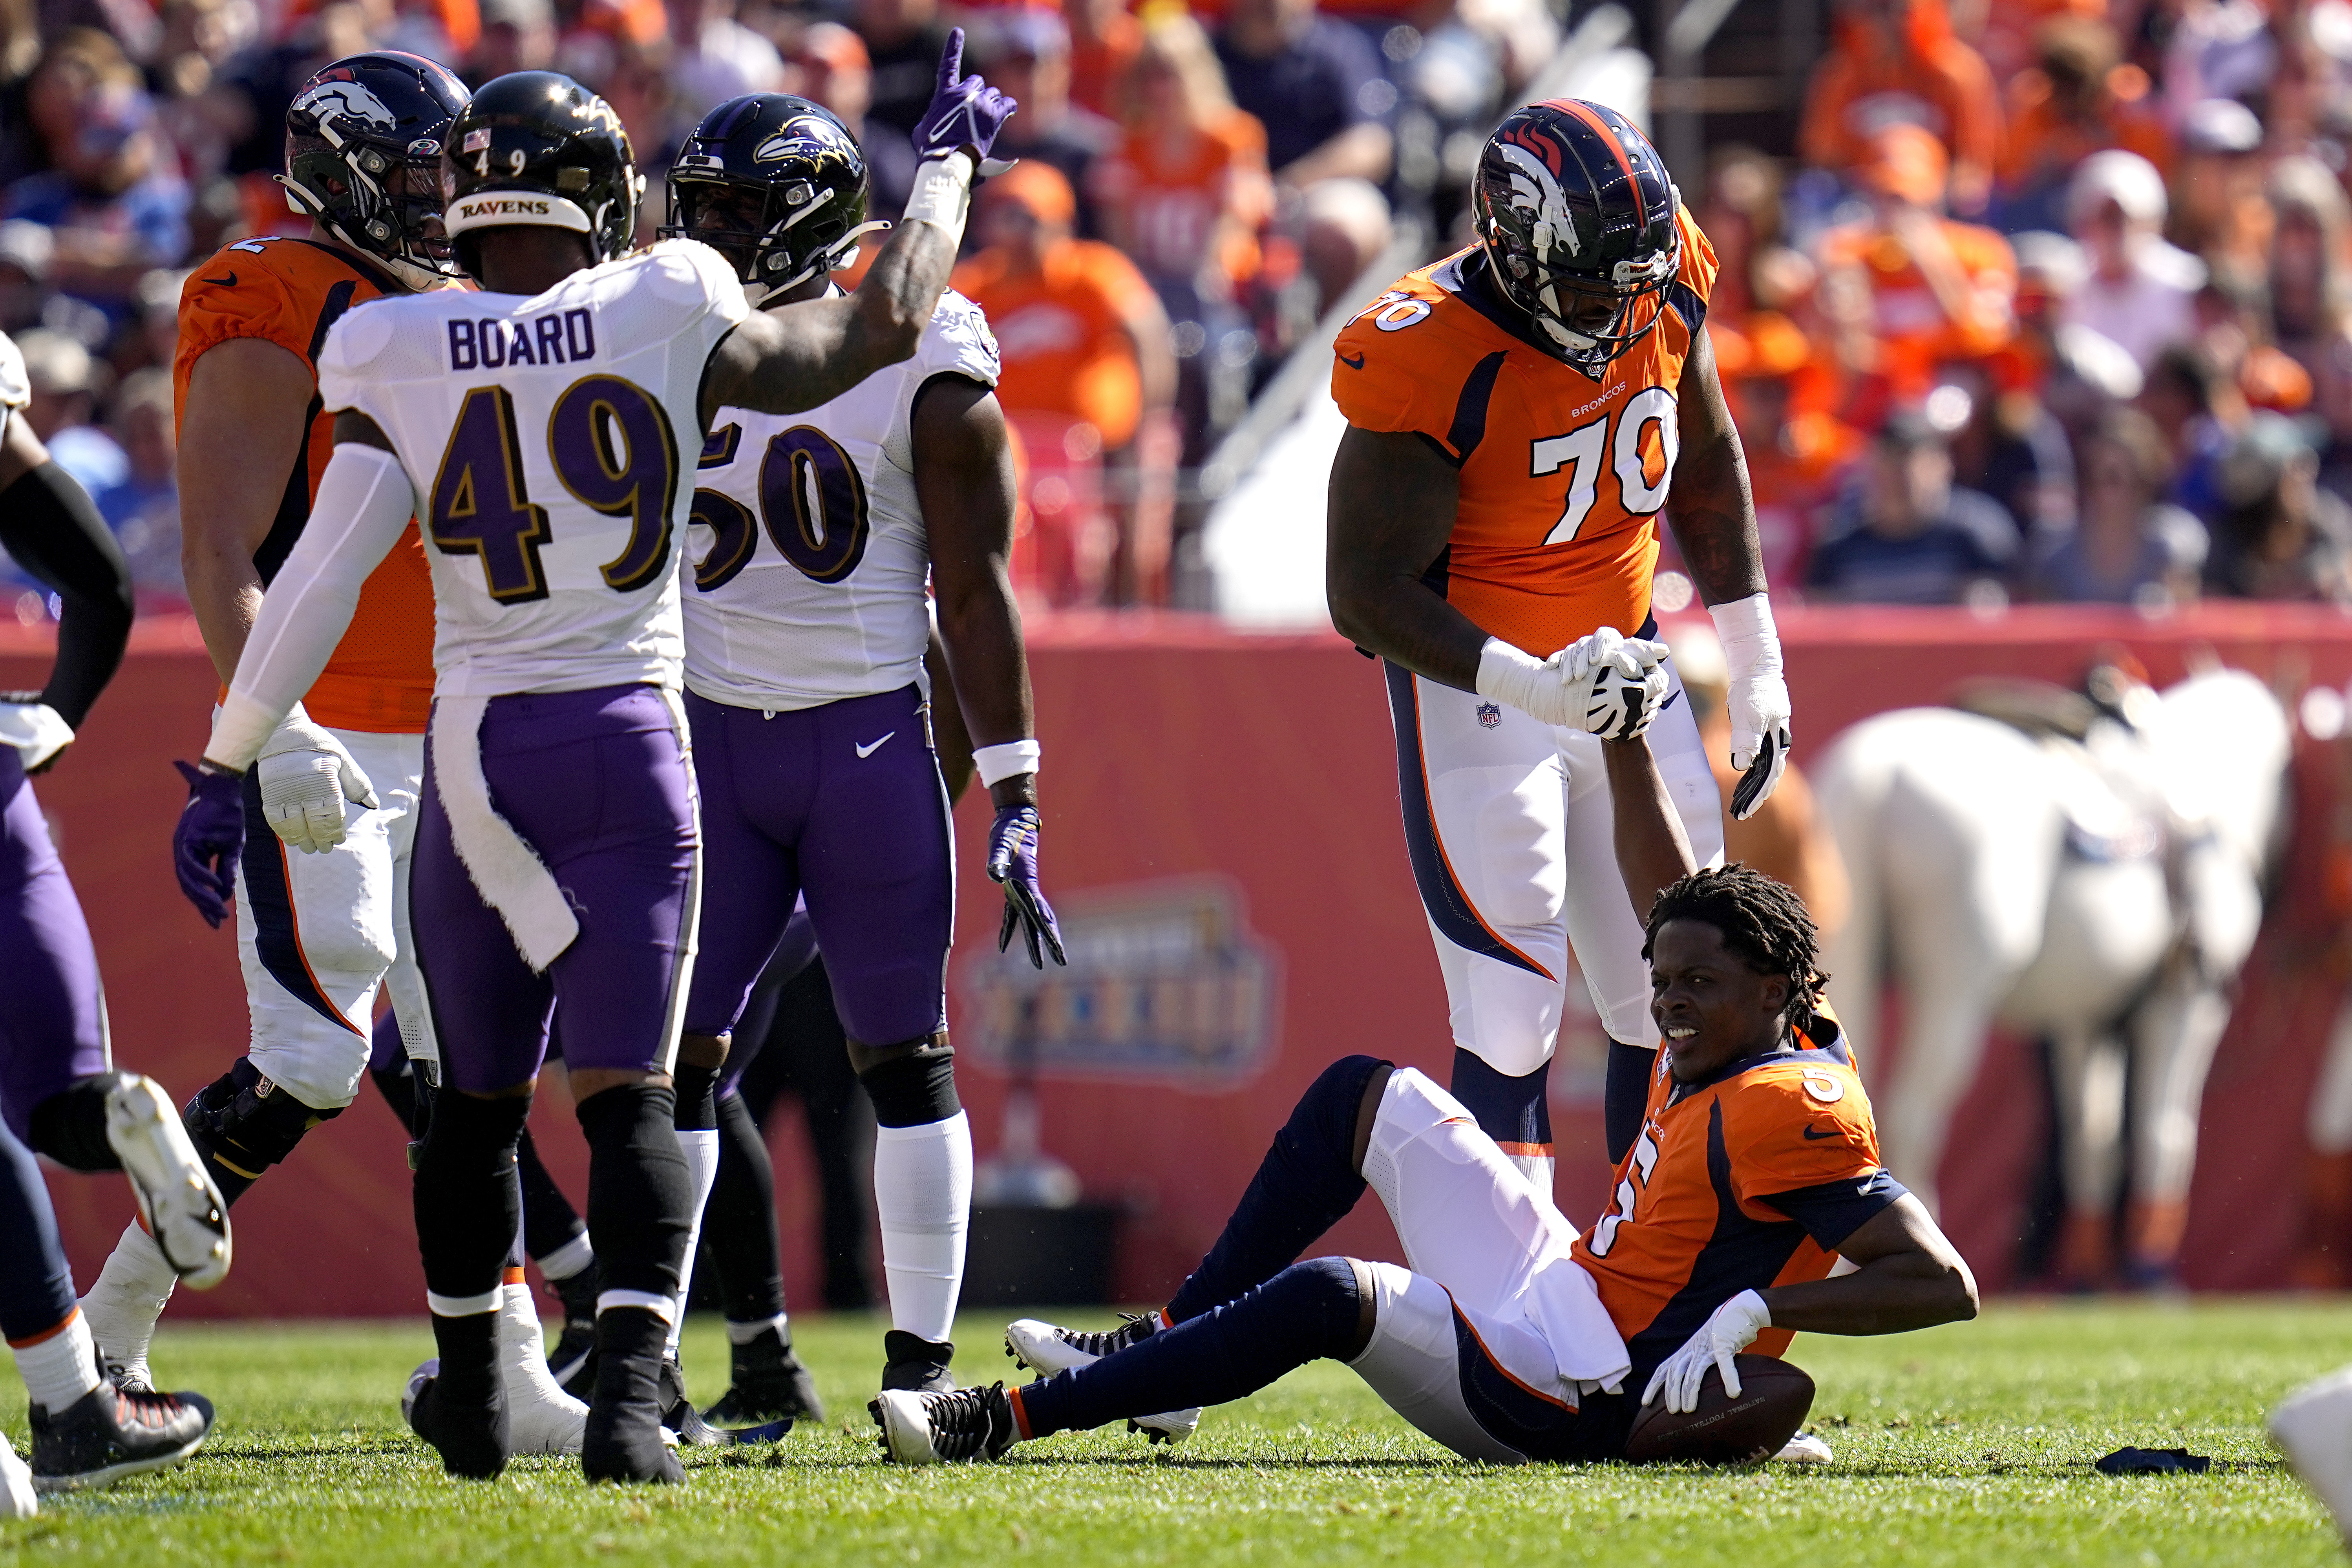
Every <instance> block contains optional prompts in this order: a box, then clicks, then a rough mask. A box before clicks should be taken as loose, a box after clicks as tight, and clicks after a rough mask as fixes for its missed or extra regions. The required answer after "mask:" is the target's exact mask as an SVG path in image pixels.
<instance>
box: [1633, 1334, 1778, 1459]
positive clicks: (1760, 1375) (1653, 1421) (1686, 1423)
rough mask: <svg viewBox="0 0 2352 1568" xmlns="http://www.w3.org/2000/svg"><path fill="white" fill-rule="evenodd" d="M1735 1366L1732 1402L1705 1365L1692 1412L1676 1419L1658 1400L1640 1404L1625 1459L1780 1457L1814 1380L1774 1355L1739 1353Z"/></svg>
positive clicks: (1719, 1378)
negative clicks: (1735, 1395)
mask: <svg viewBox="0 0 2352 1568" xmlns="http://www.w3.org/2000/svg"><path fill="white" fill-rule="evenodd" d="M1737 1364H1738V1368H1739V1397H1738V1398H1737V1399H1734V1398H1732V1397H1731V1396H1730V1395H1729V1394H1726V1393H1725V1392H1724V1391H1723V1374H1722V1373H1719V1372H1717V1371H1716V1370H1715V1369H1714V1368H1713V1367H1709V1368H1708V1369H1707V1373H1706V1381H1705V1382H1704V1383H1701V1384H1699V1387H1698V1408H1697V1409H1696V1410H1692V1411H1687V1412H1685V1413H1684V1414H1682V1415H1675V1414H1672V1413H1671V1412H1669V1411H1668V1410H1667V1409H1666V1405H1665V1401H1664V1399H1663V1398H1661V1399H1660V1400H1659V1401H1658V1402H1657V1403H1656V1404H1654V1405H1643V1407H1642V1410H1641V1413H1640V1414H1639V1415H1635V1416H1634V1417H1633V1431H1632V1432H1631V1433H1630V1434H1628V1435H1627V1436H1626V1438H1625V1458H1627V1459H1629V1460H1631V1461H1632V1462H1633V1463H1634V1464H1637V1465H1646V1464H1654V1463H1656V1462H1658V1461H1659V1460H1662V1459H1696V1460H1697V1461H1698V1462H1699V1463H1701V1464H1705V1465H1740V1464H1748V1463H1750V1462H1752V1461H1754V1460H1757V1459H1769V1458H1771V1457H1772V1456H1773V1455H1775V1454H1777V1453H1779V1452H1780V1449H1781V1447H1783V1446H1784V1445H1786V1444H1787V1442H1788V1441H1789V1439H1790V1438H1791V1437H1793V1436H1796V1435H1797V1428H1798V1427H1800V1426H1803V1425H1804V1424H1805V1415H1806V1413H1807V1412H1809V1411H1811V1409H1812V1407H1813V1380H1812V1379H1811V1377H1809V1376H1807V1375H1806V1373H1805V1370H1804V1368H1802V1367H1797V1366H1790V1364H1789V1363H1787V1362H1785V1361H1781V1360H1780V1359H1779V1358H1778V1357H1776V1356H1762V1355H1744V1356H1741V1357H1739V1358H1738V1363H1737Z"/></svg>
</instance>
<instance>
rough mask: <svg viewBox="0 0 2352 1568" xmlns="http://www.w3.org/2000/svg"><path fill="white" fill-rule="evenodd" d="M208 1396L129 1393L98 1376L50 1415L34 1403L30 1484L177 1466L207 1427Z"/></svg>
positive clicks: (46, 1486) (71, 1484)
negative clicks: (94, 1382) (93, 1385)
mask: <svg viewBox="0 0 2352 1568" xmlns="http://www.w3.org/2000/svg"><path fill="white" fill-rule="evenodd" d="M212 1425H213V1407H212V1402H211V1401H210V1400H207V1399H206V1398H205V1397H204V1395H202V1394H155V1393H152V1392H140V1393H133V1392H131V1391H129V1390H127V1389H122V1388H118V1387H116V1386H115V1385H114V1384H112V1383H111V1382H101V1383H100V1384H99V1385H98V1386H97V1387H96V1388H93V1389H91V1390H90V1391H89V1393H88V1394H83V1395H82V1396H81V1397H80V1398H79V1399H77V1400H75V1401H74V1402H73V1403H72V1404H71V1405H67V1406H66V1407H65V1408H64V1409H63V1410H60V1411H58V1412H57V1414H55V1415H51V1414H50V1413H49V1412H48V1411H47V1409H46V1408H44V1407H43V1406H41V1405H34V1406H33V1408H32V1426H33V1489H34V1490H35V1491H40V1492H63V1491H76V1490H79V1489H81V1488H84V1487H103V1486H110V1485H111V1484H112V1483H114V1482H116V1481H119V1480H121V1479H122V1478H123V1477H125V1476H135V1475H140V1474H142V1473H143V1472H145V1471H148V1470H160V1469H163V1468H164V1467H166V1466H168V1465H176V1464H178V1463H179V1462H180V1461H181V1460H183V1459H184V1458H187V1457H188V1456H189V1455H190V1454H193V1453H194V1452H195V1451H196V1449H197V1447H199V1446H200V1445H201V1444H202V1443H203V1442H204V1440H205V1433H207V1432H209V1431H211V1430H212Z"/></svg>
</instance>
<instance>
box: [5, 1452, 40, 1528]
mask: <svg viewBox="0 0 2352 1568" xmlns="http://www.w3.org/2000/svg"><path fill="white" fill-rule="evenodd" d="M40 1511H41V1500H40V1499H39V1498H38V1497H37V1496H35V1495H34V1493H33V1468H32V1467H31V1466H30V1465H27V1464H26V1463H25V1461H24V1460H22V1459H20V1458H17V1457H16V1449H14V1448H12V1447H9V1446H8V1439H7V1438H5V1437H0V1519H30V1518H32V1517H33V1516H34V1515H35V1514H37V1513H39V1512H40Z"/></svg>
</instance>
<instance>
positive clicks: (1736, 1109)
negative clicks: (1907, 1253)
mask: <svg viewBox="0 0 2352 1568" xmlns="http://www.w3.org/2000/svg"><path fill="white" fill-rule="evenodd" d="M1804 1054H1805V1053H1799V1057H1798V1059H1796V1060H1792V1061H1790V1062H1788V1063H1786V1064H1780V1063H1776V1064H1774V1065H1773V1066H1771V1067H1769V1068H1759V1069H1758V1070H1757V1072H1756V1074H1755V1078H1754V1080H1753V1081H1751V1082H1749V1083H1748V1084H1746V1085H1743V1086H1742V1087H1741V1089H1740V1091H1739V1092H1738V1094H1736V1095H1730V1096H1727V1097H1726V1102H1725V1106H1724V1117H1723V1142H1724V1148H1725V1152H1727V1154H1729V1156H1730V1158H1731V1186H1732V1191H1733V1192H1735V1193H1736V1194H1738V1196H1739V1199H1740V1201H1741V1202H1742V1203H1747V1202H1750V1201H1752V1200H1754V1199H1757V1198H1760V1197H1764V1196H1767V1195H1769V1194H1774V1193H1791V1192H1796V1191H1798V1190H1799V1189H1801V1188H1804V1187H1814V1186H1819V1185H1821V1184H1822V1183H1824V1182H1837V1181H1849V1180H1853V1179H1856V1178H1859V1177H1864V1176H1868V1175H1870V1174H1872V1173H1874V1172H1876V1171H1877V1170H1878V1169H1879V1167H1880V1166H1881V1165H1882V1164H1883V1163H1884V1162H1883V1161H1882V1160H1881V1159H1880V1158H1879V1153H1878V1130H1877V1128H1876V1126H1875V1125H1874V1123H1873V1121H1871V1115H1870V1099H1869V1096H1867V1095H1866V1094H1864V1092H1863V1089H1862V1080H1861V1079H1858V1078H1856V1077H1855V1076H1854V1075H1853V1073H1852V1072H1851V1071H1848V1070H1846V1069H1845V1068H1842V1067H1839V1066H1836V1065H1834V1064H1832V1063H1830V1062H1828V1061H1826V1060H1823V1061H1820V1062H1818V1063H1817V1064H1808V1063H1804V1062H1803V1061H1802V1058H1803V1055H1804ZM1824 1097H1830V1098H1824Z"/></svg>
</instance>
